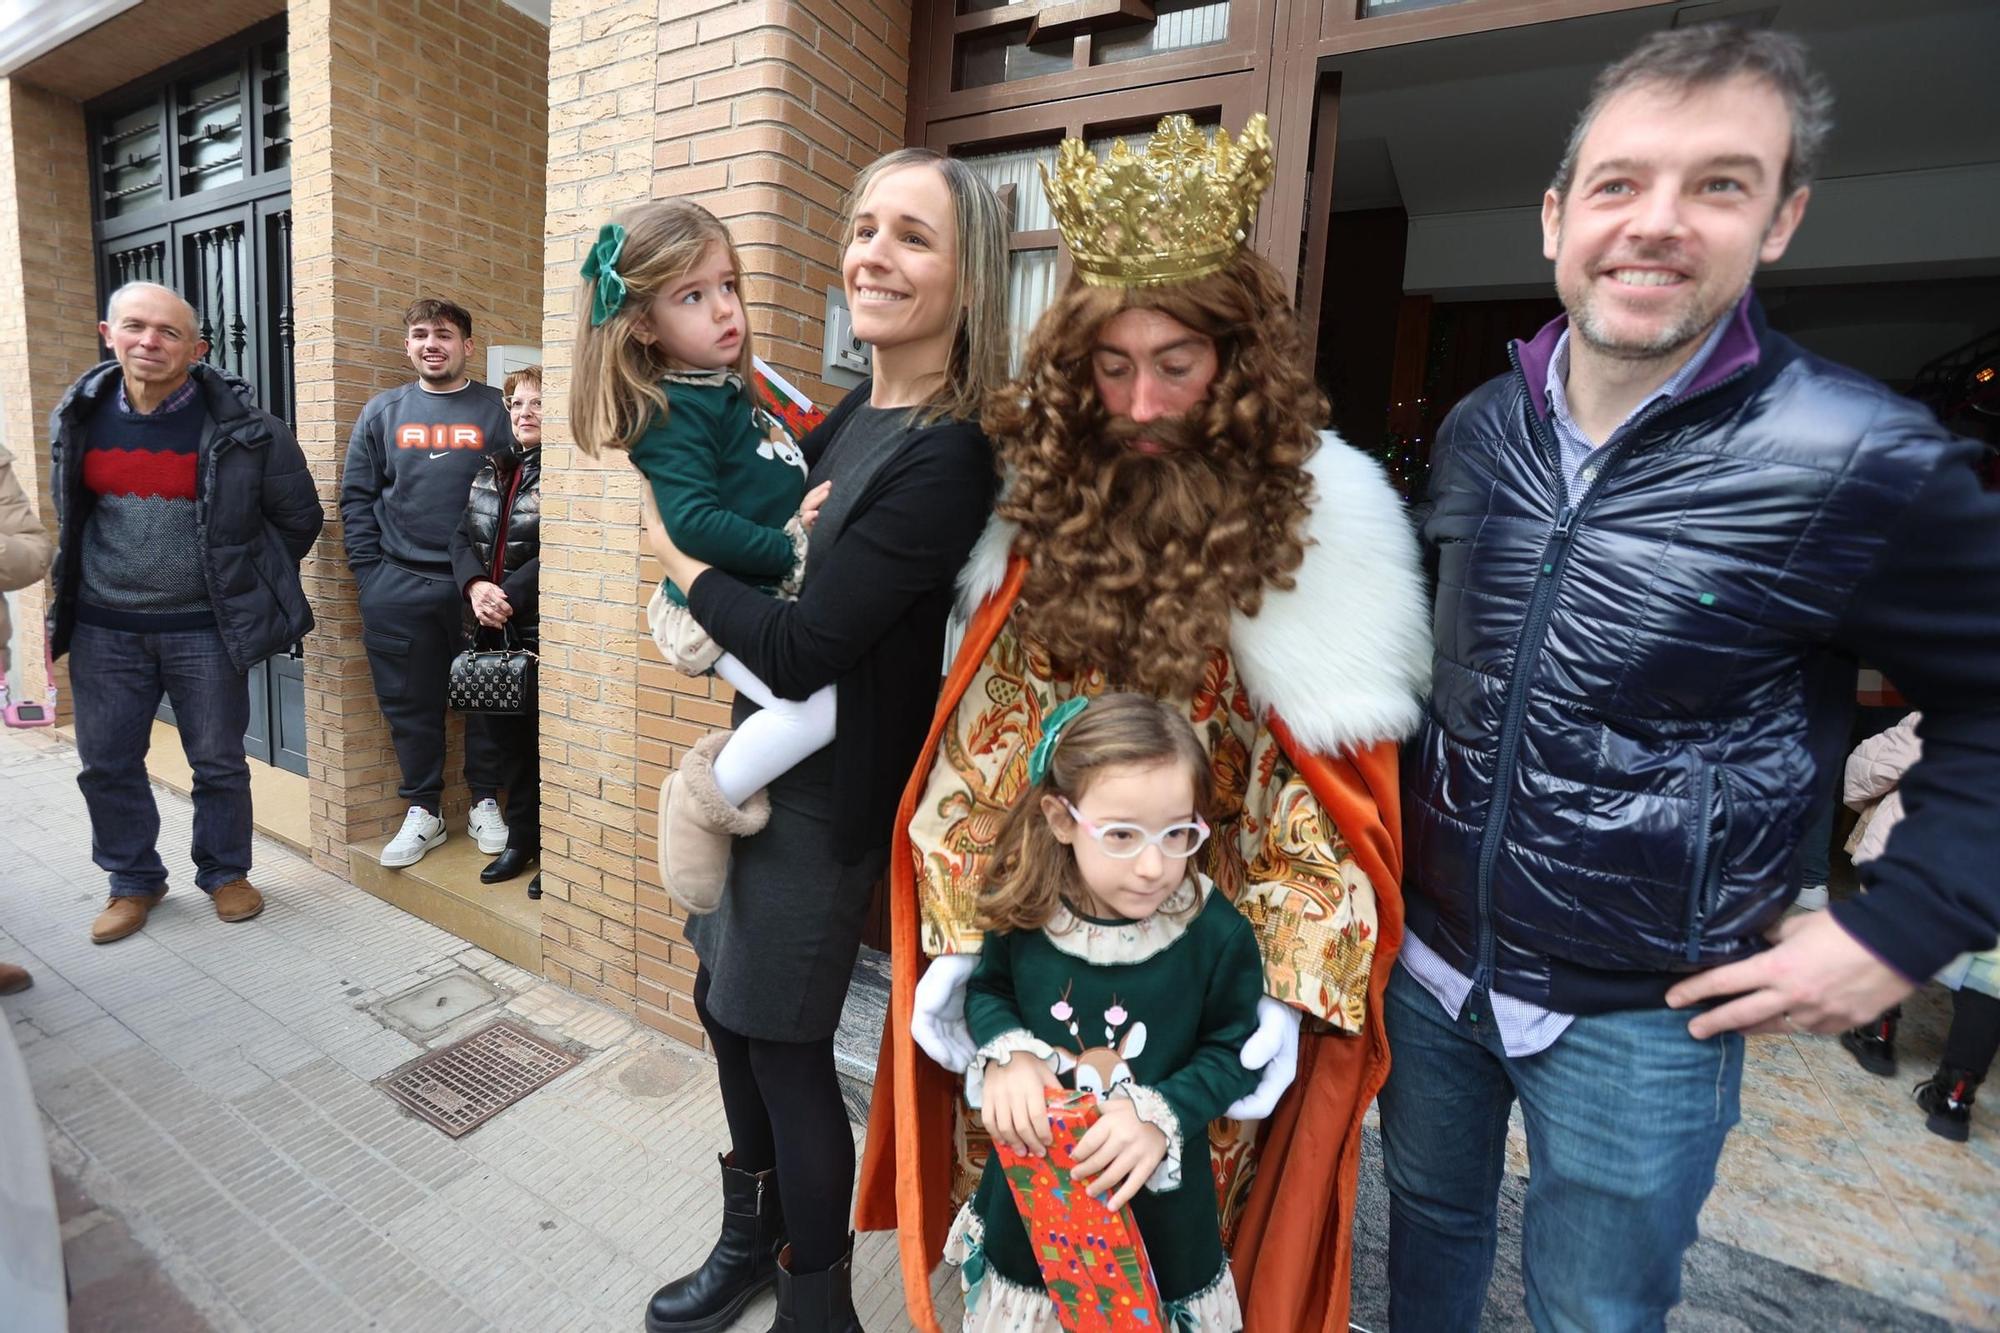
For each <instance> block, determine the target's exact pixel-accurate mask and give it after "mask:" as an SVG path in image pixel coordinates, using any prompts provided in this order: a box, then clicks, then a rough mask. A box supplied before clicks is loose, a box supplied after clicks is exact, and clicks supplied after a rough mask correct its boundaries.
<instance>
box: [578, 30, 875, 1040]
mask: <svg viewBox="0 0 2000 1333" xmlns="http://www.w3.org/2000/svg"><path fill="white" fill-rule="evenodd" d="M909 27H910V10H909V6H908V4H907V3H905V2H903V0H883V2H882V3H880V4H878V3H875V2H874V0H556V3H555V12H554V21H553V23H552V25H551V27H550V30H549V46H550V66H549V102H550V107H549V174H548V182H549V207H548V252H547V253H548V271H547V273H546V275H545V279H546V284H547V290H548V305H547V314H546V322H545V325H544V329H545V344H546V346H547V348H548V362H549V366H550V381H549V384H548V386H547V387H548V393H547V399H548V403H549V409H550V410H549V423H548V427H547V438H548V440H549V444H548V446H547V447H548V449H549V456H548V463H547V468H546V470H545V472H544V474H543V476H544V481H543V489H544V509H543V548H542V549H543V555H542V598H543V604H544V628H543V642H544V649H543V651H544V654H545V657H544V662H543V672H544V674H543V682H544V683H543V698H544V704H543V724H542V765H543V774H544V808H545V809H546V811H547V814H546V815H545V816H544V823H545V829H544V837H545V847H544V861H543V865H544V877H543V883H544V888H545V890H546V892H547V895H548V896H547V897H546V898H544V900H543V906H544V912H543V918H542V920H543V926H542V930H543V956H544V958H545V959H546V964H545V968H544V970H545V971H546V972H547V973H548V975H549V976H551V977H553V978H555V979H557V980H559V981H561V982H563V983H564V984H566V985H569V986H571V987H573V988H575V989H577V990H580V991H583V992H585V993H588V994H593V995H597V996H599V997H600V998H603V999H605V1000H607V1001H609V1002H610V1003H613V1004H617V1005H619V1006H620V1007H621V1008H624V1009H627V1010H629V1011H635V1012H636V1013H637V1014H638V1015H639V1017H641V1018H642V1019H644V1020H645V1021H646V1022H648V1023H650V1024H652V1025H653V1026H655V1027H657V1028H660V1029H661V1030H663V1031H666V1032H668V1033H671V1034H673V1035H674V1036H677V1037H679V1038H681V1039H682V1040H684V1041H687V1042H689V1043H690V1044H694V1045H700V1044H701V1042H702V1034H701V1029H700V1027H699V1025H698V1024H697V1023H696V1022H695V1018H694V1010H693V1006H692V1003H691V1002H690V1000H689V998H688V997H689V992H690V990H691V988H692V985H693V980H694V966H695V960H694V956H693V953H692V952H691V951H690V950H689V948H688V946H687V944H686V942H685V939H684V937H683V935H682V933H681V925H680V920H679V913H678V911H677V909H675V908H674V907H673V906H672V904H671V902H670V901H669V899H668V898H667V896H666V894H665V893H664V892H663V891H662V890H661V888H660V885H659V879H658V875H657V873H656V871H655V870H654V868H653V867H654V848H653V836H652V828H653V823H654V819H655V816H656V808H657V799H658V788H659V784H660V782H661V780H662V779H663V778H664V777H665V775H666V774H667V772H668V771H669V769H671V767H672V766H673V765H674V764H675V763H677V762H678V761H679V758H680V756H681V754H682V753H683V752H684V750H685V748H686V746H688V745H689V744H691V743H692V742H694V741H695V740H697V739H699V738H700V737H701V736H702V735H703V734H704V733H705V732H707V731H708V730H710V729H712V728H715V727H718V726H726V725H727V724H728V696H729V692H728V688H727V687H726V686H723V685H720V684H719V683H718V684H714V685H711V684H710V682H708V681H707V680H690V679H688V678H686V677H683V676H680V675H679V674H677V673H675V672H673V671H672V670H670V669H669V668H668V667H667V666H666V665H665V664H664V663H662V662H661V660H660V658H659V655H658V653H657V652H656V651H655V650H654V648H653V646H652V644H651V642H650V641H649V640H646V639H645V638H644V634H643V625H642V617H641V614H640V608H641V606H642V605H643V603H644V601H645V598H646V595H647V593H648V592H649V591H650V587H651V584H652V583H653V582H654V581H655V580H657V579H658V577H659V571H658V569H657V567H656V566H654V564H653V562H652V561H651V559H650V558H646V559H644V560H642V559H641V557H640V554H639V551H638V546H637V540H636V536H637V534H636V528H637V522H638V498H637V497H638V494H639V490H638V476H637V474H636V473H634V472H632V471H631V469H630V468H629V467H628V466H627V465H626V464H625V463H624V462H623V461H622V460H613V461H612V462H611V463H609V464H604V463H593V462H592V461H591V460H589V459H587V458H584V457H583V456H582V455H581V454H580V453H579V452H578V451H577V450H576V449H574V448H573V447H572V445H571V442H570V435H569V424H568V411H567V408H566V406H565V403H566V397H567V392H568V386H569V366H570V357H569V354H568V347H569V342H570V339H571V338H572V337H573V336H574V318H575V316H574V300H575V297H574V292H575V285H576V269H577V266H578V264H579V263H580V262H581V260H582V256H583V254H584V253H585V252H586V251H587V250H588V247H589V245H590V242H591V239H592V237H594V235H595V233H596V230H597V227H598V226H599V224H600V223H602V222H604V221H606V220H608V219H609V218H610V216H611V215H612V214H613V213H614V212H615V211H616V210H617V209H619V208H621V207H624V206H627V205H630V204H635V203H639V202H641V201H644V200H646V199H660V198H667V197H671V196H674V195H686V196H690V197H694V198H698V199H700V200H701V201H702V202H704V203H705V204H707V205H708V206H709V207H710V208H711V209H713V210H714V211H715V212H716V213H717V214H718V215H719V216H720V217H722V218H723V219H724V221H725V222H726V223H727V224H728V226H729V228H730V231H731V234H732V235H733V236H734V237H735V238H736V241H737V244H738V247H739V248H740V249H741V251H742V255H743V261H744V266H745V269H746V274H745V277H746V285H747V287H748V291H747V297H748V300H749V303H750V306H751V323H752V327H753V329H754V331H755V334H756V337H757V339H758V348H759V351H760V352H761V353H762V355H763V356H764V357H765V359H767V360H769V361H770V362H772V363H773V364H774V365H777V366H779V367H780V368H781V369H783V370H784V371H785V372H786V374H787V375H788V376H789V377H792V378H793V379H794V381H795V382H796V383H798V384H799V386H800V387H801V388H802V389H804V390H805V391H806V392H808V393H810V394H813V395H814V397H815V399H816V400H817V401H822V402H826V401H829V399H830V395H829V394H828V391H827V390H826V388H825V386H823V385H822V384H820V383H819V381H818V379H817V377H816V372H817V368H818V366H819V360H820V358H819V343H820V317H821V313H822V307H823V305H824V300H825V297H824V290H825V288H826V286H827V285H828V284H829V283H834V282H837V281H838V280H839V278H838V273H837V271H836V269H835V265H836V263H837V262H838V250H839V240H838V237H839V208H840V202H841V199H842V197H843V195H844V193H845V191H846V190H847V188H848V186H849V185H850V184H851V183H852V181H853V177H854V174H855V172H856V171H857V170H858V169H859V168H860V167H862V166H864V165H866V164H867V163H868V162H870V161H872V160H874V159H875V158H876V157H878V156H880V155H881V154H882V153H883V152H886V151H888V150H889V149H892V148H895V147H898V146H900V144H901V143H902V127H903V119H904V103H903V87H904V82H905V79H906V77H907V74H908V68H909V37H908V34H909Z"/></svg>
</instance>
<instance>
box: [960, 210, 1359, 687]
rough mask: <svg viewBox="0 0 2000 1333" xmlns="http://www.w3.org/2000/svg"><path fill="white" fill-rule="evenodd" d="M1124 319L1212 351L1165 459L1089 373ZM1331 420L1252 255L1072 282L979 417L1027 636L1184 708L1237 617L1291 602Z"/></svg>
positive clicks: (1288, 319) (1286, 307)
mask: <svg viewBox="0 0 2000 1333" xmlns="http://www.w3.org/2000/svg"><path fill="white" fill-rule="evenodd" d="M1130 309H1148V310H1155V311H1158V312H1159V313H1161V314H1163V315H1167V316H1169V317H1171V318H1173V319H1175V320H1178V321H1179V322H1180V323H1182V324H1184V325H1186V326H1187V327H1188V328H1190V329H1193V330H1194V331H1196V332H1197V333H1200V334H1203V335H1205V336H1207V337H1208V338H1211V339H1213V340H1214V342H1215V346H1216V354H1217V363H1218V369H1217V373H1216V377H1215V381H1214V383H1213V384H1212V385H1211V386H1210V387H1209V392H1208V397H1207V399H1206V400H1205V401H1204V403H1203V405H1202V407H1201V409H1200V410H1199V411H1198V412H1195V413H1191V414H1190V415H1189V417H1188V418H1187V420H1186V423H1185V427H1186V428H1185V431H1184V432H1181V433H1178V439H1179V442H1180V443H1181V444H1183V445H1184V446H1185V447H1183V448H1178V449H1169V450H1168V451H1167V452H1166V453H1164V454H1161V455H1148V454H1142V453H1138V452H1135V451H1133V450H1132V449H1130V448H1129V447H1128V446H1127V445H1126V443H1125V442H1124V441H1125V440H1126V439H1127V438H1129V437H1130V436H1131V435H1132V433H1133V431H1132V423H1130V422H1127V421H1114V420H1112V419H1111V418H1110V415H1109V413H1108V412H1107V411H1106V410H1105V408H1104V406H1103V404H1102V403H1101V401H1100V400H1099V397H1098V393H1097V387H1096V380H1095V378H1094V376H1093V374H1092V369H1091V361H1092V352H1093V350H1094V348H1095V344H1096V339H1097V334H1098V331H1099V330H1100V329H1101V328H1103V326H1104V324H1105V322H1106V321H1108V320H1109V319H1111V318H1112V317H1113V316H1114V315H1117V314H1119V313H1120V312H1122V311H1125V310H1130ZM1326 421H1327V401H1326V395H1324V394H1323V393H1321V392H1320V390H1319V388H1318V386H1317V385H1315V384H1314V383H1313V380H1312V377H1311V375H1310V373H1309V372H1308V370H1307V366H1306V357H1305V354H1304V348H1303V345H1302V340H1301V338H1300V335H1299V327H1298V320H1297V317H1296V315H1295V314H1294V313H1293V310H1292V303H1291V300H1290V297H1289V295H1288V293H1287V292H1286V289H1285V285H1284V283H1283V282H1282V280H1280V278H1279V276H1278V273H1277V271H1276V270H1275V269H1273V268H1272V267H1271V266H1270V265H1269V264H1268V263H1266V262H1265V261H1264V260H1262V259H1260V258H1258V257H1257V256H1256V255H1254V254H1251V253H1250V252H1249V251H1247V250H1246V251H1243V252H1241V253H1239V254H1238V255H1237V256H1236V257H1235V258H1234V259H1233V260H1231V261H1230V263H1229V265H1228V266H1227V267H1226V268H1224V269H1223V270H1222V271H1221V272H1219V273H1215V274H1212V275H1210V276H1208V277H1205V278H1199V279H1196V280H1194V281H1192V282H1186V283H1181V284H1179V285H1176V286H1171V287H1159V288H1134V289H1117V288H1106V287H1092V286H1088V285H1086V284H1084V283H1083V282H1082V281H1081V280H1080V279H1078V278H1076V277H1074V276H1072V277H1071V279H1070V283H1069V285H1068V287H1066V288H1065V289H1064V290H1063V292H1062V293H1061V295H1059V296H1058V297H1057V298H1056V300H1055V302H1054V304H1053V305H1051V306H1050V308H1049V310H1048V312H1047V313H1046V314H1044V315H1043V316H1042V319H1041V322H1040V323H1039V324H1037V325H1036V326H1035V332H1034V335H1033V337H1032V338H1031V339H1030V340H1029V343H1028V349H1027V355H1026V357H1025V358H1024V360H1023V364H1022V371H1021V375H1020V377H1019V378H1018V379H1016V380H1014V381H1013V382H1012V383H1010V384H1009V385H1008V386H1007V387H1006V388H1005V389H1003V390H1001V391H1000V392H998V393H996V394H995V395H994V396H993V397H992V398H991V399H989V400H988V402H987V407H986V411H985V414H984V416H983V418H982V425H983V426H984V427H985V430H986V434H987V436H988V437H989V438H990V439H992V440H993V441H994V443H995V445H996V446H997V448H998V450H999V453H1000V457H1001V460H1002V462H1003V463H1004V464H1006V466H1007V467H1008V468H1009V469H1010V470H1011V474H1012V476H1011V482H1010V485H1009V487H1008V492H1007V494H1006V496H1005V497H1004V498H1003V499H1002V500H1001V502H1000V505H999V512H1000V514H1001V515H1002V516H1003V517H1005V518H1009V519H1012V520H1014V521H1015V522H1017V523H1018V524H1020V537H1019V539H1018V540H1017V541H1016V543H1015V547H1014V549H1015V551H1016V552H1018V553H1019V554H1021V555H1023V556H1025V557H1026V558H1027V560H1028V573H1027V579H1026V582H1025V583H1024V584H1023V585H1022V589H1021V597H1020V602H1019V610H1018V611H1017V613H1016V614H1017V615H1019V616H1020V617H1021V618H1022V622H1021V623H1022V629H1023V631H1024V632H1025V633H1026V634H1028V635H1029V636H1030V637H1031V638H1033V639H1035V640H1037V641H1038V642H1039V643H1041V644H1042V645H1043V646H1044V647H1045V648H1046V649H1047V650H1048V653H1049V656H1050V657H1051V658H1052V659H1053V660H1054V662H1055V663H1056V665H1057V666H1058V667H1059V668H1062V669H1065V670H1069V671H1077V670H1082V669H1085V668H1088V667H1098V668H1101V669H1102V670H1103V671H1104V673H1105V675H1106V677H1107V678H1108V679H1109V680H1110V681H1112V682H1114V683H1115V684H1117V685H1121V686H1126V687H1130V688H1134V689H1139V690H1143V691H1145V692H1146V693H1148V694H1152V695H1155V696H1158V697H1161V698H1170V699H1177V698H1185V697H1187V696H1188V695H1190V694H1192V693H1193V692H1194V690H1195V688H1196V686H1197V685H1199V683H1200V681H1201V677H1202V672H1203V669H1204V668H1205V666H1206V665H1207V663H1208V660H1209V657H1210V654H1211V653H1212V651H1213V650H1214V649H1216V648H1219V647H1223V646H1226V645H1227V643H1228V641H1229V618H1230V614H1231V612H1232V611H1241V612H1243V613H1244V614H1245V615H1255V614H1256V612H1257V610H1258V608H1259V607H1260V606H1261V605H1262V603H1263V597H1264V590H1265V589H1266V588H1289V587H1291V586H1292V577H1291V575H1292V571H1294V570H1296V569H1297V568H1298V567H1299V562H1300V561H1301V560H1302V559H1303V558H1304V555H1305V538H1304V527H1305V520H1306V516H1307V514H1308V512H1309V511H1310V509H1311V504H1312V480H1311V478H1310V477H1309V476H1308V474H1307V473H1306V470H1305V463H1306V460H1307V459H1308V458H1309V457H1311V455H1312V453H1313V450H1314V449H1315V448H1317V447H1318V434H1317V433H1318V431H1319V430H1320V429H1321V428H1322V427H1323V426H1325V425H1326ZM1148 433H1149V434H1154V435H1156V437H1158V438H1162V439H1168V438H1175V436H1176V434H1177V433H1176V432H1174V430H1173V428H1172V427H1170V426H1169V427H1163V428H1161V429H1160V430H1157V431H1156V430H1155V429H1154V428H1151V427H1149V428H1148Z"/></svg>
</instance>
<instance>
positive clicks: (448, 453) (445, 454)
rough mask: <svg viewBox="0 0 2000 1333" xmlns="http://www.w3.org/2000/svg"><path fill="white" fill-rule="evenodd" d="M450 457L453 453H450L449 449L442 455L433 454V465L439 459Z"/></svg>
mask: <svg viewBox="0 0 2000 1333" xmlns="http://www.w3.org/2000/svg"><path fill="white" fill-rule="evenodd" d="M450 456H451V451H450V450H449V449H447V450H445V451H444V452H443V453H441V454H432V455H431V461H432V462H433V463H435V462H436V461H437V460H438V459H440V458H449V457H450Z"/></svg>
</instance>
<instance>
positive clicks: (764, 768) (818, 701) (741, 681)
mask: <svg viewBox="0 0 2000 1333" xmlns="http://www.w3.org/2000/svg"><path fill="white" fill-rule="evenodd" d="M715 674H716V675H718V676H720V677H722V678H723V679H724V680H726V681H728V682H729V683H730V684H731V685H733V686H735V687H736V692H737V693H738V694H741V695H744V696H745V697H747V698H748V699H750V700H751V702H753V703H755V704H756V705H758V707H759V709H760V710H761V711H759V712H757V713H754V714H752V715H751V716H749V717H747V718H745V719H744V720H743V723H742V725H741V726H739V727H737V728H736V734H735V735H733V736H731V737H730V738H729V743H728V744H726V745H724V746H723V747H722V750H721V752H720V753H718V754H717V755H716V756H715V764H714V773H715V786H716V789H717V790H718V791H720V792H721V793H722V796H723V799H724V800H726V801H728V802H729V803H730V804H731V805H742V804H743V802H744V801H745V799H747V798H748V797H749V796H750V795H752V794H753V793H755V792H757V791H761V790H762V789H763V788H765V787H768V786H770V785H771V779H773V778H775V777H777V776H778V775H779V774H780V773H785V772H789V771H790V770H791V769H792V768H793V767H794V766H796V765H797V764H798V763H799V762H800V761H801V760H803V759H805V758H806V757H807V756H808V755H813V754H818V753H819V752H820V751H821V750H823V749H825V748H826V747H827V746H828V745H830V744H832V743H833V724H834V708H833V690H834V687H833V686H831V685H825V686H821V687H820V688H819V689H817V690H815V691H813V694H812V697H810V698H808V699H804V700H798V699H780V698H779V697H778V696H777V695H775V694H773V693H771V689H770V687H769V686H768V685H766V684H764V682H763V681H761V680H759V679H758V678H757V674H756V673H755V672H753V671H752V670H750V668H749V667H747V666H745V665H743V663H742V662H741V661H739V660H737V658H736V656H735V654H733V653H724V654H723V655H722V657H721V659H720V660H719V661H717V662H716V664H715Z"/></svg>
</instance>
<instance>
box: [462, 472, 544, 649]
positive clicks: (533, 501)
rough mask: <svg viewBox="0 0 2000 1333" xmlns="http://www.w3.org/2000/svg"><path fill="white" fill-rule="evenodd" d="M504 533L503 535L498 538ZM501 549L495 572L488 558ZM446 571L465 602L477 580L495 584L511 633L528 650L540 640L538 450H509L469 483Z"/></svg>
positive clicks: (540, 530)
mask: <svg viewBox="0 0 2000 1333" xmlns="http://www.w3.org/2000/svg"><path fill="white" fill-rule="evenodd" d="M503 532H504V534H505V536H504V537H503V536H502V535H501V534H502V533H503ZM502 545H504V548H505V549H504V551H503V552H502V554H501V560H500V568H499V569H498V570H496V569H494V567H493V553H494V549H495V547H497V546H502ZM451 568H452V573H453V574H454V575H456V576H457V578H458V586H459V590H460V591H462V592H464V593H465V594H466V595H467V596H468V597H469V596H471V594H472V585H473V584H475V583H477V582H479V581H480V580H481V579H486V580H489V581H491V582H494V583H498V584H499V585H500V587H501V589H502V590H503V591H504V592H505V593H506V594H507V602H508V605H510V606H512V607H513V608H514V615H513V619H512V621H511V623H512V625H513V626H514V630H515V632H516V633H518V634H519V635H520V636H521V637H522V639H523V640H525V641H526V642H527V643H528V645H529V646H530V647H533V646H535V644H536V642H537V641H538V640H539V638H540V632H539V631H540V626H539V625H538V623H537V622H538V621H539V619H540V613H539V609H538V605H537V603H538V602H539V600H540V597H539V591H538V589H537V586H536V585H537V584H538V583H539V582H540V581H541V573H542V451H541V449H540V448H539V447H538V448H534V449H529V450H526V451H525V452H523V451H520V450H518V449H509V450H507V451H505V452H504V453H498V454H495V455H493V457H492V458H490V459H488V460H487V462H486V466H485V467H483V468H481V469H480V470H479V475H478V476H477V477H475V478H473V481H472V492H471V494H470V495H469V496H467V498H466V502H465V516H464V517H463V518H461V519H460V520H459V523H458V530H457V531H456V532H454V533H453V534H452V538H451Z"/></svg>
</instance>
